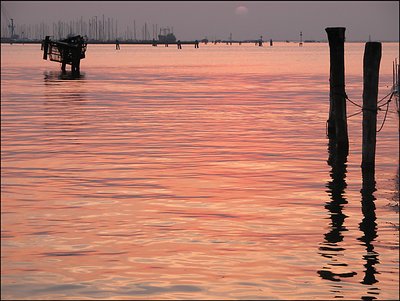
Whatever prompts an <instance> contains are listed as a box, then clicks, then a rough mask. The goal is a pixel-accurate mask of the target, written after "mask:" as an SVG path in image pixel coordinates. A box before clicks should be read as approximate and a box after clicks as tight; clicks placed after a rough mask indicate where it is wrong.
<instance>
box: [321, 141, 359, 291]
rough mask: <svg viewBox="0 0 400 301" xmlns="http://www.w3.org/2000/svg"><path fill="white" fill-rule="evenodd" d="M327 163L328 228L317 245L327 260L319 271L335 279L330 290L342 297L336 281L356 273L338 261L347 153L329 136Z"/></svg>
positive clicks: (344, 217) (340, 249) (344, 202)
mask: <svg viewBox="0 0 400 301" xmlns="http://www.w3.org/2000/svg"><path fill="white" fill-rule="evenodd" d="M328 153H329V158H328V165H329V166H331V167H332V169H331V174H330V175H331V179H332V180H331V181H329V182H328V183H327V185H326V187H327V188H328V190H327V192H328V193H329V195H330V197H331V201H329V202H327V204H326V205H325V208H326V209H328V210H329V214H330V219H331V223H330V226H331V227H330V231H329V232H327V233H326V234H325V239H324V241H323V242H322V243H321V245H320V247H319V250H320V252H319V254H321V256H323V257H325V258H329V259H330V262H328V263H327V265H326V266H324V267H323V268H322V269H321V270H319V271H318V274H319V276H320V277H321V278H323V279H325V280H329V281H333V282H335V284H334V285H332V291H331V292H332V293H334V294H335V298H343V297H344V296H343V295H342V294H341V290H340V289H341V288H342V286H341V285H339V282H340V281H341V278H349V277H353V276H354V275H356V274H357V273H356V272H354V271H348V265H347V264H346V263H344V262H341V261H340V258H343V255H344V251H345V248H343V247H342V246H341V242H342V241H343V238H344V236H343V232H344V231H347V229H346V227H345V225H344V221H345V219H346V218H347V216H346V215H345V214H344V213H343V206H344V205H345V204H347V200H346V198H345V197H344V192H345V189H346V187H347V183H346V180H345V178H346V171H347V164H346V162H347V156H345V155H343V154H341V153H340V152H337V151H336V146H335V141H334V140H332V139H330V141H329V144H328Z"/></svg>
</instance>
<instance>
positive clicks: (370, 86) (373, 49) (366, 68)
mask: <svg viewBox="0 0 400 301" xmlns="http://www.w3.org/2000/svg"><path fill="white" fill-rule="evenodd" d="M381 56H382V44H381V43H380V42H367V43H366V44H365V51H364V62H363V76H364V90H363V122H362V128H363V129H362V138H363V139H362V163H361V167H362V169H363V171H368V172H374V171H375V150H376V117H377V113H378V105H377V101H378V83H379V65H380V62H381Z"/></svg>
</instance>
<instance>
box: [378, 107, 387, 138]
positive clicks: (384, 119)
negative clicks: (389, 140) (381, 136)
mask: <svg viewBox="0 0 400 301" xmlns="http://www.w3.org/2000/svg"><path fill="white" fill-rule="evenodd" d="M388 111H389V102H387V107H386V112H385V117H384V118H383V122H382V125H381V127H380V128H379V130H377V131H376V132H377V133H379V132H380V131H381V130H382V128H383V126H384V124H385V121H386V116H387V113H388Z"/></svg>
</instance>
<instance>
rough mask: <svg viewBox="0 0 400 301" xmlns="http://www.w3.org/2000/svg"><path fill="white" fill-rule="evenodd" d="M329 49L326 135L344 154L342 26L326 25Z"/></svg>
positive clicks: (344, 94) (344, 107)
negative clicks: (328, 99) (328, 106)
mask: <svg viewBox="0 0 400 301" xmlns="http://www.w3.org/2000/svg"><path fill="white" fill-rule="evenodd" d="M325 30H326V32H327V34H328V40H329V50H330V78H329V82H330V92H329V98H330V110H329V119H328V136H329V138H333V139H335V140H336V147H337V150H338V151H339V152H342V153H343V154H344V155H347V154H348V153H349V138H348V134H347V116H346V93H345V88H344V87H345V76H344V41H345V35H344V33H345V30H346V28H344V27H328V28H326V29H325Z"/></svg>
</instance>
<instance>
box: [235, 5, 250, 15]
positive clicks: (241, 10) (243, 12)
mask: <svg viewBox="0 0 400 301" xmlns="http://www.w3.org/2000/svg"><path fill="white" fill-rule="evenodd" d="M248 12H249V9H248V8H247V7H246V6H242V5H241V6H238V7H236V9H235V13H236V14H237V15H239V16H246V15H247V14H248Z"/></svg>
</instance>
